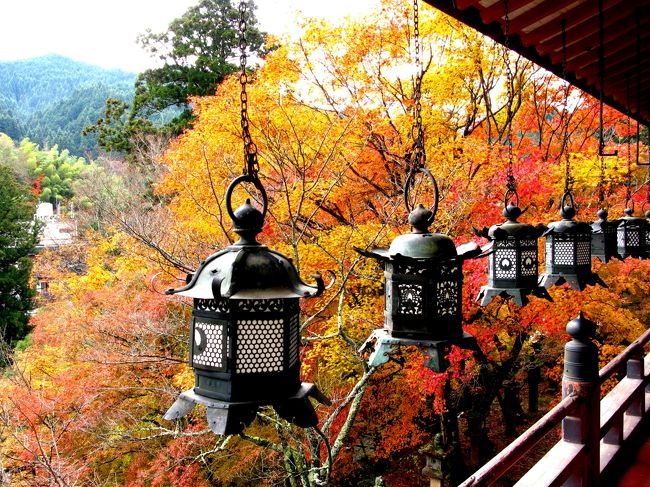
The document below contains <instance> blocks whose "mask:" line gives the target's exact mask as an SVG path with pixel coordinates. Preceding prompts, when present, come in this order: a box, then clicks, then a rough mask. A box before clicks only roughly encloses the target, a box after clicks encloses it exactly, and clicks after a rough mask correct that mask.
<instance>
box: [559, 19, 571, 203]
mask: <svg viewBox="0 0 650 487" xmlns="http://www.w3.org/2000/svg"><path fill="white" fill-rule="evenodd" d="M561 25H562V79H563V80H565V81H566V78H567V74H566V19H562V22H561ZM569 86H570V84H569V82H568V81H567V85H566V91H565V92H564V113H565V114H567V119H566V128H565V130H564V157H565V166H564V191H565V192H569V193H570V192H572V191H573V183H574V178H573V176H571V155H570V154H569V117H568V113H569Z"/></svg>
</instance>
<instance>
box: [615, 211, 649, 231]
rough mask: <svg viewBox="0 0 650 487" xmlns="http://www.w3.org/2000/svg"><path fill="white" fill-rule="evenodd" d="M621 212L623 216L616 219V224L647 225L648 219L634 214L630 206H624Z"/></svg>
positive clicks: (627, 225) (626, 225)
mask: <svg viewBox="0 0 650 487" xmlns="http://www.w3.org/2000/svg"><path fill="white" fill-rule="evenodd" d="M623 213H625V216H623V217H621V218H619V219H618V224H619V226H621V227H631V226H639V227H646V226H647V225H648V221H647V220H646V219H645V218H642V217H640V216H634V210H633V209H632V208H625V210H623Z"/></svg>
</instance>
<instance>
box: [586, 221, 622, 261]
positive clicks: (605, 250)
mask: <svg viewBox="0 0 650 487" xmlns="http://www.w3.org/2000/svg"><path fill="white" fill-rule="evenodd" d="M597 216H598V220H596V221H595V222H593V223H592V224H591V256H592V257H596V258H597V259H599V260H600V261H601V262H603V263H606V262H609V261H610V260H612V259H613V258H617V259H620V256H619V255H618V252H617V249H616V227H617V226H618V221H617V220H614V221H610V220H608V219H607V216H608V212H607V210H605V209H604V208H603V209H600V210H598V213H597Z"/></svg>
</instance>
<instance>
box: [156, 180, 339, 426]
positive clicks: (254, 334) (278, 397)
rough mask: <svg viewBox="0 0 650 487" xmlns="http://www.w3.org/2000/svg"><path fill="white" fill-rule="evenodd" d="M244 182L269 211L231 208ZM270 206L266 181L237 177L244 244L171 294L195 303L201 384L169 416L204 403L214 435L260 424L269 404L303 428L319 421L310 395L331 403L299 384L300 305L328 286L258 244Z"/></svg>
mask: <svg viewBox="0 0 650 487" xmlns="http://www.w3.org/2000/svg"><path fill="white" fill-rule="evenodd" d="M242 182H250V183H253V184H255V186H256V187H257V188H258V190H260V192H261V194H262V196H263V202H264V208H263V210H262V211H260V210H258V209H257V208H255V207H254V206H253V205H252V204H251V203H250V200H246V202H245V203H244V204H243V205H242V206H240V207H239V208H238V209H237V210H235V211H234V212H233V211H232V206H231V196H232V190H233V189H234V187H235V186H237V185H238V184H240V183H242ZM266 207H267V201H266V193H265V192H264V188H263V187H262V186H261V184H260V183H259V179H256V178H252V177H250V176H240V177H239V178H237V179H235V181H233V183H232V184H231V185H230V187H229V188H228V191H227V193H226V208H227V210H228V214H229V215H230V217H231V218H232V220H233V223H234V230H235V232H236V233H237V234H238V235H239V236H240V239H239V241H238V242H236V243H235V244H233V245H231V246H229V247H227V248H226V249H224V250H222V251H220V252H217V253H215V254H213V255H211V256H209V257H208V258H207V259H205V260H204V261H203V262H202V263H201V265H200V266H199V268H198V269H197V270H196V272H195V273H193V274H189V275H188V283H187V285H186V286H184V287H181V288H179V289H170V290H168V291H167V293H168V294H177V295H179V296H188V297H191V298H193V309H192V320H191V328H190V358H189V364H190V366H191V367H192V368H193V369H194V376H195V387H194V388H193V389H191V390H189V391H186V392H184V393H182V394H181V395H180V397H179V398H178V400H177V401H176V402H175V403H174V405H173V406H172V407H171V408H170V409H169V411H167V414H166V415H165V419H177V418H179V417H182V416H184V415H185V414H187V413H188V412H189V411H191V410H192V409H193V408H194V406H195V405H196V404H203V405H205V406H207V417H208V421H209V423H210V428H211V429H212V431H213V432H215V433H216V434H233V433H238V432H241V431H242V429H243V428H244V426H245V425H247V424H248V423H250V422H251V421H252V420H253V418H254V417H255V413H256V411H257V409H258V407H259V406H262V405H269V404H270V405H272V406H274V408H275V409H276V410H277V412H278V413H279V414H280V416H282V417H284V418H285V419H287V420H289V421H292V422H294V423H296V424H297V425H299V426H302V427H308V426H315V425H316V423H317V418H316V414H315V412H314V409H313V407H312V405H311V403H310V402H309V400H308V399H307V398H308V397H309V396H312V397H315V398H316V399H317V400H319V401H321V402H326V401H327V400H326V399H325V398H324V397H323V396H322V394H320V392H319V391H318V390H317V389H316V388H315V386H314V385H312V384H304V383H301V382H300V359H299V347H300V336H299V335H300V325H299V315H300V307H299V300H300V298H309V297H314V296H318V295H320V294H321V293H322V292H323V290H324V289H325V287H324V285H323V281H322V279H321V278H320V276H315V277H316V284H315V285H313V286H312V285H308V284H306V283H304V282H303V281H302V280H301V279H300V277H299V275H298V272H297V271H296V269H295V267H294V266H293V264H292V263H291V261H290V260H289V259H288V258H286V257H285V256H283V255H282V254H279V253H278V252H274V251H272V250H269V249H268V248H267V247H266V246H264V245H261V244H259V243H258V242H257V240H256V235H257V234H258V233H259V232H260V231H261V230H262V226H263V223H264V215H265V213H266Z"/></svg>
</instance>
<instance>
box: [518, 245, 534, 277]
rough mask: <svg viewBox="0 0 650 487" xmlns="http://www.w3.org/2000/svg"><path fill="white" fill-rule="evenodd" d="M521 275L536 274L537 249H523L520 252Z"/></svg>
mask: <svg viewBox="0 0 650 487" xmlns="http://www.w3.org/2000/svg"><path fill="white" fill-rule="evenodd" d="M521 275H522V276H536V275H537V249H535V250H524V251H522V252H521Z"/></svg>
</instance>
